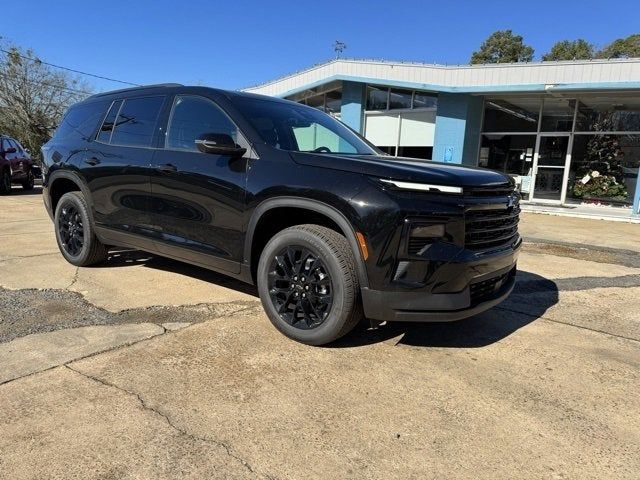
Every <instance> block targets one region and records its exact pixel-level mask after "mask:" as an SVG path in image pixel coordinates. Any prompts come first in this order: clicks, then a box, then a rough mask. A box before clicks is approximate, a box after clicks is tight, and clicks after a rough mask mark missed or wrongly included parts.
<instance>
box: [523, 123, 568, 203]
mask: <svg viewBox="0 0 640 480" xmlns="http://www.w3.org/2000/svg"><path fill="white" fill-rule="evenodd" d="M569 140H570V138H569V134H566V135H563V134H557V133H554V134H544V133H543V134H540V135H539V136H538V142H537V145H536V154H535V156H534V167H533V172H534V180H533V194H532V199H533V200H541V201H545V202H550V203H560V202H561V200H562V198H563V196H564V194H565V192H564V191H563V185H564V177H565V171H566V168H567V164H568V162H569V157H568V153H569Z"/></svg>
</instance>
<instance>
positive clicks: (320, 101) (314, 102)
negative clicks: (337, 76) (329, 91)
mask: <svg viewBox="0 0 640 480" xmlns="http://www.w3.org/2000/svg"><path fill="white" fill-rule="evenodd" d="M305 103H306V104H307V105H309V106H310V107H313V108H317V109H318V110H322V111H324V94H322V95H316V96H315V97H309V98H307V99H306V100H305Z"/></svg>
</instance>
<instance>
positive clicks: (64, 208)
mask: <svg viewBox="0 0 640 480" xmlns="http://www.w3.org/2000/svg"><path fill="white" fill-rule="evenodd" d="M55 230H56V240H57V242H58V248H60V252H61V253H62V255H63V256H64V258H65V259H66V260H67V261H68V262H69V263H71V264H73V265H76V266H78V267H86V266H89V265H93V264H95V263H99V262H102V261H104V260H105V259H106V258H107V253H108V252H107V248H106V247H105V246H104V245H103V244H102V243H101V242H100V240H98V238H97V237H96V235H95V232H94V229H93V225H92V224H91V220H90V217H89V208H88V207H87V203H86V201H85V199H84V197H83V196H82V193H80V192H69V193H65V194H64V195H63V196H62V198H60V200H59V201H58V205H57V206H56V212H55Z"/></svg>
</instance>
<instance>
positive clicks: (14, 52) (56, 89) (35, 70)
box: [0, 44, 90, 158]
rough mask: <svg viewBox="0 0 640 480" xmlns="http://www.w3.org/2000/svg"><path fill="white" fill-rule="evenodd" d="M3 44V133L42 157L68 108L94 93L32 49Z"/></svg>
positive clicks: (0, 125) (0, 119)
mask: <svg viewBox="0 0 640 480" xmlns="http://www.w3.org/2000/svg"><path fill="white" fill-rule="evenodd" d="M0 45H1V49H2V50H1V51H0V132H2V133H4V134H7V135H10V136H12V137H14V138H16V139H17V140H18V141H19V142H20V143H22V145H23V146H24V147H25V148H27V149H28V150H29V151H30V152H31V154H32V155H33V156H34V158H39V155H40V147H41V146H42V144H43V143H45V142H46V141H47V140H48V139H49V138H50V136H51V134H52V132H53V130H54V129H55V128H56V127H57V126H58V124H59V123H60V120H61V119H62V116H63V114H64V112H65V111H66V110H67V108H68V107H69V106H70V105H71V104H73V103H76V102H78V101H80V100H82V99H83V98H85V97H86V96H87V95H89V94H90V92H89V91H88V87H87V86H86V85H85V84H84V83H82V82H81V81H80V80H78V79H77V78H74V77H72V76H71V75H69V74H68V73H67V72H62V71H57V70H54V69H53V68H52V67H50V66H48V65H46V64H44V63H42V61H40V60H39V59H38V57H36V55H35V54H34V52H33V51H32V50H23V49H21V48H19V47H16V46H5V45H2V44H0Z"/></svg>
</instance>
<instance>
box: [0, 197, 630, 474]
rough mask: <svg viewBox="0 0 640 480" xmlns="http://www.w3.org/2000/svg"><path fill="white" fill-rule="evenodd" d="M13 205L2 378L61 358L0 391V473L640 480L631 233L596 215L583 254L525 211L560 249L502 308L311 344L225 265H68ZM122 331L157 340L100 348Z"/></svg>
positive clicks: (0, 330) (135, 260)
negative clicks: (280, 325)
mask: <svg viewBox="0 0 640 480" xmlns="http://www.w3.org/2000/svg"><path fill="white" fill-rule="evenodd" d="M11 202H13V203H12V205H13V207H12V208H17V210H16V211H19V212H20V215H23V216H24V215H27V216H28V217H29V218H33V219H34V220H33V225H30V224H29V223H28V222H14V221H13V220H12V219H11V217H6V216H5V217H2V218H0V240H2V241H0V285H1V286H4V287H6V288H4V289H2V288H0V342H3V341H4V342H6V343H4V344H3V343H0V371H1V370H2V368H3V367H6V365H9V360H10V359H11V358H13V360H11V362H12V365H14V367H17V368H20V367H21V361H23V362H25V364H26V363H28V361H29V359H33V358H37V357H39V356H40V357H44V358H46V357H47V355H44V351H43V345H45V344H46V343H50V344H51V345H53V346H54V347H61V349H60V350H59V351H57V352H56V355H57V356H56V357H55V361H53V362H49V363H48V364H47V365H50V366H48V367H47V366H46V365H45V368H46V369H45V370H42V371H31V373H29V372H30V370H27V371H25V372H22V375H24V376H22V377H20V378H14V379H13V380H11V381H8V382H6V383H4V384H3V385H0V405H1V408H0V431H2V435H0V478H11V479H12V480H13V479H40V478H83V479H84V478H95V479H121V478H154V479H156V478H167V479H172V478H194V479H196V478H197V479H200V478H225V479H227V478H242V479H244V478H282V479H285V478H292V479H297V478H305V479H306V478H353V479H362V478H384V479H387V478H407V479H410V478H415V479H422V478H452V477H453V478H473V479H479V478H487V479H495V478H514V477H518V478H580V479H589V478H593V479H601V478H621V479H624V478H629V479H635V478H637V472H638V471H639V470H640V433H639V432H640V398H639V397H638V395H637V394H636V393H637V391H638V388H639V387H640V317H639V316H638V312H639V311H640V268H638V265H637V263H634V260H633V259H632V258H633V255H632V254H631V253H630V250H633V249H632V248H630V246H629V244H630V243H633V241H631V240H633V238H636V237H637V232H639V231H640V230H638V229H637V228H636V229H635V230H628V229H629V227H628V226H625V227H620V225H625V224H613V225H610V224H607V223H606V222H593V223H589V225H588V228H589V229H590V230H589V233H590V235H589V238H590V239H599V238H604V237H605V236H606V238H608V239H609V240H608V242H607V245H606V247H605V246H604V245H602V246H598V245H596V247H595V248H594V247H593V246H586V247H585V245H584V241H583V240H587V238H586V237H584V238H583V237H580V238H577V239H576V240H577V241H575V242H573V243H571V239H570V238H568V239H567V238H566V236H565V235H560V236H558V238H551V237H552V236H553V235H552V234H553V228H554V225H551V224H550V223H549V220H550V219H551V221H552V222H555V221H556V217H549V216H538V217H540V219H539V221H538V220H537V219H536V217H537V216H535V215H525V216H524V219H523V232H524V233H525V235H527V232H529V233H530V232H534V233H535V232H543V233H544V235H546V237H547V238H546V239H545V241H546V242H553V243H544V244H538V245H532V244H527V245H525V247H524V250H523V253H522V256H521V259H520V262H519V267H520V272H519V274H518V283H517V287H516V289H515V291H514V293H513V295H512V296H511V297H510V298H509V299H508V301H506V302H505V303H503V304H502V305H501V306H500V307H499V308H495V309H492V310H490V311H489V312H486V313H484V314H482V315H479V316H476V317H474V318H473V319H470V320H467V321H463V322H456V323H451V324H429V325H421V324H390V325H383V326H382V327H381V328H380V329H378V330H368V329H366V328H359V329H358V330H357V331H355V332H354V333H353V334H351V335H350V336H348V337H347V338H345V339H343V340H342V341H340V342H337V343H336V344H334V345H332V346H330V347H328V348H311V347H306V346H303V345H299V344H296V343H294V342H291V341H289V340H287V339H286V338H285V337H283V336H282V335H280V334H279V333H278V332H277V331H276V330H275V329H274V328H273V327H272V326H271V325H270V323H269V322H268V320H267V318H266V317H265V315H264V314H263V312H262V310H261V309H260V306H259V303H258V301H257V299H256V297H255V290H253V289H251V288H250V287H246V286H244V285H241V284H238V283H237V282H233V281H231V280H229V279H227V278H225V277H223V276H220V275H216V274H212V273H210V272H206V271H203V270H201V269H198V268H195V267H189V266H184V265H181V264H177V263H176V262H170V261H165V260H162V259H158V258H154V257H152V256H149V255H147V254H144V253H139V252H114V253H113V255H112V256H111V258H110V259H109V261H108V262H106V263H105V264H104V265H102V266H101V267H99V268H91V269H79V271H76V270H77V269H75V267H71V266H68V265H67V264H65V263H64V261H63V260H62V258H61V257H60V256H59V254H50V253H48V251H49V248H50V246H51V243H50V242H51V239H52V232H51V233H50V234H47V233H42V232H47V225H46V223H45V222H44V221H43V218H42V215H43V214H42V211H41V210H40V208H41V207H40V205H39V202H40V198H38V197H37V196H20V197H1V198H0V212H11V211H12V208H4V207H5V206H6V204H7V203H11ZM5 220H6V221H5ZM5 226H6V227H7V228H5ZM556 227H557V226H556ZM570 227H571V228H570V229H569V230H570V231H573V230H575V229H576V228H577V227H576V226H575V225H573V224H572V225H571V226H570ZM634 227H638V226H634ZM638 228H640V227H638ZM572 229H573V230H572ZM605 232H606V235H605ZM630 233H633V234H636V237H632V238H631V239H630V238H629V234H630ZM5 234H6V235H10V236H11V241H10V242H12V245H11V246H10V247H9V246H8V245H9V243H8V242H7V241H6V239H7V238H8V237H3V235H5ZM28 236H30V237H33V238H29V239H27V238H26V237H28ZM23 240H24V244H25V245H26V244H28V245H29V248H28V249H23V250H21V249H20V248H19V247H16V245H20V242H21V241H23ZM561 242H565V243H562V244H561ZM567 242H568V243H567ZM581 242H582V243H581ZM5 246H6V248H5ZM74 278H75V281H74ZM88 329H89V330H88ZM91 329H92V330H91ZM119 329H130V333H131V332H138V333H137V334H138V335H140V332H142V331H145V332H146V335H152V338H143V337H144V335H140V336H139V339H138V340H135V339H134V341H130V342H128V343H126V342H125V343H118V342H115V343H113V344H112V345H111V346H108V345H107V346H106V347H105V348H104V349H103V350H100V349H98V350H96V349H95V348H94V349H92V348H90V347H91V345H97V344H99V343H100V342H103V344H107V343H108V341H109V335H111V338H113V337H114V336H117V334H116V333H115V332H117V331H118V330H119ZM82 331H93V332H94V335H93V337H94V338H95V339H96V340H98V341H97V342H86V343H82V342H77V340H78V338H80V337H79V336H78V335H76V334H77V333H78V332H82ZM121 331H123V330H121ZM101 332H102V333H101ZM105 332H111V333H105ZM56 336H57V338H58V339H59V341H55V340H53V339H55V338H56ZM67 336H68V337H67ZM46 338H49V339H52V340H50V341H48V340H45V339H46ZM123 338H124V337H123ZM73 339H75V340H73ZM34 340H38V341H37V342H34ZM7 346H10V347H7ZM16 346H17V348H16ZM74 348H76V349H77V350H76V351H75V353H74V352H73V349H74ZM72 353H73V354H72ZM71 354H72V355H71ZM12 355H13V357H12ZM31 370H33V369H31Z"/></svg>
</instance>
